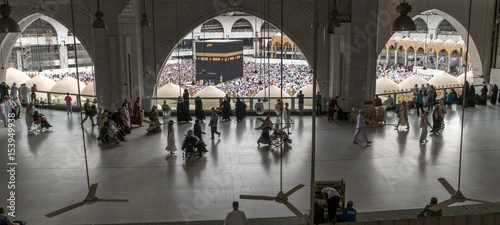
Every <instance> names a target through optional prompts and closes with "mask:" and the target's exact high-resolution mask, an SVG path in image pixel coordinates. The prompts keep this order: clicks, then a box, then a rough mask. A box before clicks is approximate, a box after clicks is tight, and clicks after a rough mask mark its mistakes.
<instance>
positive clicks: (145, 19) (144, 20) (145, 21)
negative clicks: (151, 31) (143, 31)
mask: <svg viewBox="0 0 500 225" xmlns="http://www.w3.org/2000/svg"><path fill="white" fill-rule="evenodd" d="M149 26H150V24H149V20H148V15H147V14H146V0H144V13H143V14H142V20H141V27H149Z"/></svg>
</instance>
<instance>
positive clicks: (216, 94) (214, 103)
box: [190, 86, 233, 108]
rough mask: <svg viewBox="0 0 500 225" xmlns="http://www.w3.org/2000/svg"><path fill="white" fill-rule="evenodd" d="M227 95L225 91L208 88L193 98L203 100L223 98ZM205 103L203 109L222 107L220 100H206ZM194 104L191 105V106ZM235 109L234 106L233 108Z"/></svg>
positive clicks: (212, 87)
mask: <svg viewBox="0 0 500 225" xmlns="http://www.w3.org/2000/svg"><path fill="white" fill-rule="evenodd" d="M225 95H226V93H224V91H222V90H220V89H218V88H216V87H214V86H207V87H205V88H203V89H201V90H200V91H198V92H196V94H194V96H193V97H198V96H199V97H201V98H223V97H224V96H225ZM202 101H203V108H217V107H219V106H220V103H219V99H205V100H202ZM191 105H193V104H190V106H191ZM231 107H233V106H231Z"/></svg>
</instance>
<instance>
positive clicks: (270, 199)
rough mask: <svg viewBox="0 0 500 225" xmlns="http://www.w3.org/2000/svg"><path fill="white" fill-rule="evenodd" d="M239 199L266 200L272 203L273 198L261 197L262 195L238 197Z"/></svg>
mask: <svg viewBox="0 0 500 225" xmlns="http://www.w3.org/2000/svg"><path fill="white" fill-rule="evenodd" d="M240 198H241V199H253V200H266V201H273V200H274V197H271V196H262V195H240Z"/></svg>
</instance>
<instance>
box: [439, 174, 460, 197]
mask: <svg viewBox="0 0 500 225" xmlns="http://www.w3.org/2000/svg"><path fill="white" fill-rule="evenodd" d="M438 181H439V182H440V183H441V185H443V187H444V188H445V189H446V190H447V191H448V193H450V195H453V194H455V192H457V191H456V190H455V188H453V187H452V186H451V185H450V183H448V181H446V179H444V178H438Z"/></svg>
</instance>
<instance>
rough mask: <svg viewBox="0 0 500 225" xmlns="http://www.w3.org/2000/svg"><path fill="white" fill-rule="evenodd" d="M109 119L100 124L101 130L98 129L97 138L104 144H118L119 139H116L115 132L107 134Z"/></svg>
mask: <svg viewBox="0 0 500 225" xmlns="http://www.w3.org/2000/svg"><path fill="white" fill-rule="evenodd" d="M108 126H109V121H107V122H105V123H104V126H102V128H101V130H100V131H99V137H97V140H98V141H100V142H102V143H105V144H110V143H115V144H118V143H119V142H120V140H119V139H118V134H117V133H115V134H114V135H112V136H111V135H109V128H108Z"/></svg>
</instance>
